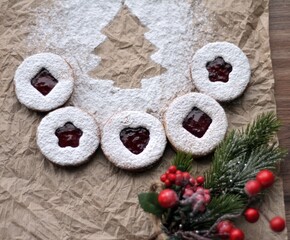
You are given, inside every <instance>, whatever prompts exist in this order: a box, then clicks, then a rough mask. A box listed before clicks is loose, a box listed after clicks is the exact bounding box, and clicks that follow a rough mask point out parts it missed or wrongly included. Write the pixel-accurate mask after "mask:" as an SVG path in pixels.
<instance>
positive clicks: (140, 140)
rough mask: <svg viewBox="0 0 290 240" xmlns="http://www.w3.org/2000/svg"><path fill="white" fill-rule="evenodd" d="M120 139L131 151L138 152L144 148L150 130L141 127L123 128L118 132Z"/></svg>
mask: <svg viewBox="0 0 290 240" xmlns="http://www.w3.org/2000/svg"><path fill="white" fill-rule="evenodd" d="M120 139H121V141H122V143H123V144H124V146H125V147H126V148H128V149H129V150H130V151H131V152H132V153H134V154H139V153H141V152H143V150H144V149H145V148H146V146H147V144H148V142H149V139H150V132H149V131H148V130H147V129H146V128H143V127H138V128H125V129H123V130H122V131H121V132H120Z"/></svg>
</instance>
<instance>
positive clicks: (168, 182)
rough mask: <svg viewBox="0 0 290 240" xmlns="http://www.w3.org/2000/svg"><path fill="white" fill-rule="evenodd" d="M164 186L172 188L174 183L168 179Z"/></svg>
mask: <svg viewBox="0 0 290 240" xmlns="http://www.w3.org/2000/svg"><path fill="white" fill-rule="evenodd" d="M164 184H165V186H166V187H170V186H171V185H172V182H171V181H170V180H169V179H166V180H165V182H164Z"/></svg>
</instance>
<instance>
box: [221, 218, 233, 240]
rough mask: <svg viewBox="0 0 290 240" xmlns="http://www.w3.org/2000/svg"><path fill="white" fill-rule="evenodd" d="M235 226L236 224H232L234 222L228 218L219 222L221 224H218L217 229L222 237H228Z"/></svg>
mask: <svg viewBox="0 0 290 240" xmlns="http://www.w3.org/2000/svg"><path fill="white" fill-rule="evenodd" d="M233 228H234V225H233V224H232V222H230V221H228V220H225V221H221V222H219V224H218V225H217V231H218V234H219V235H220V238H221V239H228V237H229V235H230V232H231V231H232V230H233Z"/></svg>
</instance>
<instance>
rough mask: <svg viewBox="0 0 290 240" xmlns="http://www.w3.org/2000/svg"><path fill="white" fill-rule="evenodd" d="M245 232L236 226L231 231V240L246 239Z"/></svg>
mask: <svg viewBox="0 0 290 240" xmlns="http://www.w3.org/2000/svg"><path fill="white" fill-rule="evenodd" d="M244 239H245V234H244V232H243V231H242V230H241V229H239V228H234V229H233V230H232V231H231V233H230V240H244Z"/></svg>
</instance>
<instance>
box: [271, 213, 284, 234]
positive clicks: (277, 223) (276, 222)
mask: <svg viewBox="0 0 290 240" xmlns="http://www.w3.org/2000/svg"><path fill="white" fill-rule="evenodd" d="M270 227H271V229H272V230H273V231H274V232H282V231H283V230H284V229H285V220H284V218H281V217H279V216H277V217H274V218H272V220H271V221H270Z"/></svg>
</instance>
